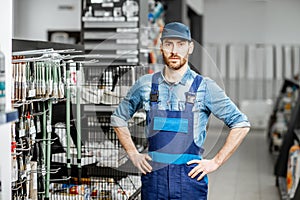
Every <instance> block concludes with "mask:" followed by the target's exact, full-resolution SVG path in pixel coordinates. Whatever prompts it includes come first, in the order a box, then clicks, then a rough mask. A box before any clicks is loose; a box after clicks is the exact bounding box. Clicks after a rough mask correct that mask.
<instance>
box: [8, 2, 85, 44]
mask: <svg viewBox="0 0 300 200" xmlns="http://www.w3.org/2000/svg"><path fill="white" fill-rule="evenodd" d="M13 1H14V12H13V13H14V14H13V15H14V31H13V32H14V33H13V38H18V39H33V40H47V30H49V29H59V30H80V26H81V25H80V23H81V22H80V21H81V19H80V16H81V0H13ZM65 5H67V6H71V7H73V9H71V10H68V9H59V6H65Z"/></svg>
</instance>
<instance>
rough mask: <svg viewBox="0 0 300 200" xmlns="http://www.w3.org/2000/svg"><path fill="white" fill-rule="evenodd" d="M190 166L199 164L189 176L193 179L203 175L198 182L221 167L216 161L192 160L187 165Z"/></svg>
mask: <svg viewBox="0 0 300 200" xmlns="http://www.w3.org/2000/svg"><path fill="white" fill-rule="evenodd" d="M187 164H188V165H191V164H197V166H196V167H194V168H193V169H192V170H191V171H190V172H189V174H188V175H189V176H190V177H191V178H195V177H196V176H197V175H198V174H200V173H201V175H200V176H199V177H198V178H197V180H198V181H200V180H201V179H202V178H203V177H204V176H205V175H207V174H209V173H211V172H213V171H216V170H217V169H218V168H219V167H220V166H219V165H218V163H217V162H216V161H215V160H206V159H203V160H191V161H189V162H188V163H187Z"/></svg>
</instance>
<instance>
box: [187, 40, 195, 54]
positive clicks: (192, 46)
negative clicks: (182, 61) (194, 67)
mask: <svg viewBox="0 0 300 200" xmlns="http://www.w3.org/2000/svg"><path fill="white" fill-rule="evenodd" d="M193 51H194V42H190V44H189V52H188V53H189V54H192V53H193Z"/></svg>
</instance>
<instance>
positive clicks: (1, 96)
mask: <svg viewBox="0 0 300 200" xmlns="http://www.w3.org/2000/svg"><path fill="white" fill-rule="evenodd" d="M4 111H5V56H4V54H3V53H2V51H0V112H4Z"/></svg>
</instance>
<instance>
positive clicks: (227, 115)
mask: <svg viewBox="0 0 300 200" xmlns="http://www.w3.org/2000/svg"><path fill="white" fill-rule="evenodd" d="M195 76H197V73H196V72H194V71H192V70H191V69H190V68H189V67H188V69H187V71H186V73H185V74H184V76H183V77H182V79H181V81H180V82H178V83H175V84H170V83H168V82H167V81H166V79H165V77H164V75H163V71H162V72H161V76H160V77H159V80H158V83H159V87H158V90H159V99H158V108H159V109H161V110H171V111H182V110H184V109H185V98H186V97H185V92H187V91H188V90H189V88H190V86H191V84H192V82H193V80H194V77H195ZM151 83H152V74H147V75H144V76H142V77H140V78H139V79H138V80H137V81H136V82H135V84H134V85H133V86H132V87H131V89H130V90H129V92H128V94H127V95H126V97H125V98H124V100H123V101H122V102H121V103H120V104H119V106H118V108H117V109H116V110H115V112H114V113H113V114H112V116H111V126H113V127H123V126H128V125H127V121H128V120H129V119H130V118H131V117H132V116H133V115H134V113H135V112H136V111H138V110H139V109H144V110H145V111H149V110H150V91H151ZM193 113H194V142H195V144H196V145H198V146H199V147H201V146H202V145H203V143H204V141H205V138H206V126H207V123H208V119H209V116H210V114H211V113H212V114H214V115H215V116H216V117H217V118H219V119H220V120H222V121H223V122H224V123H225V124H226V125H227V126H228V127H229V128H238V127H249V126H250V123H249V121H248V119H247V117H246V116H245V115H244V114H243V113H242V112H241V111H240V110H239V109H238V108H237V107H236V105H235V104H234V103H233V102H232V101H231V100H230V99H229V97H228V96H226V94H225V92H224V91H223V90H222V89H221V88H220V87H219V86H218V85H217V84H216V83H215V82H214V81H213V80H211V79H209V78H206V77H203V80H202V82H201V84H200V86H199V88H198V91H197V94H196V100H195V103H194V107H193ZM146 134H147V131H146Z"/></svg>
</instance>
